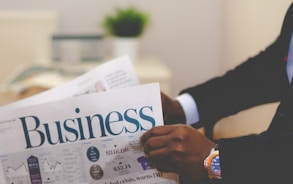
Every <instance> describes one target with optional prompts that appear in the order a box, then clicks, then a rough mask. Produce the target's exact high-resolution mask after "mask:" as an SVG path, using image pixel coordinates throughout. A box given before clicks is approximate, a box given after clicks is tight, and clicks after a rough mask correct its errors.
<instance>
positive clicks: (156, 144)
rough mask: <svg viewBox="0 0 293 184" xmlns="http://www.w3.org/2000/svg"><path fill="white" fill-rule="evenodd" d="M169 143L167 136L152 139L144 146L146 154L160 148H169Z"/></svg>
mask: <svg viewBox="0 0 293 184" xmlns="http://www.w3.org/2000/svg"><path fill="white" fill-rule="evenodd" d="M168 142H169V136H167V135H163V136H155V137H150V138H149V139H148V140H147V141H146V142H145V143H144V145H143V146H144V152H145V153H149V152H150V151H152V150H157V149H160V148H164V147H167V146H168Z"/></svg>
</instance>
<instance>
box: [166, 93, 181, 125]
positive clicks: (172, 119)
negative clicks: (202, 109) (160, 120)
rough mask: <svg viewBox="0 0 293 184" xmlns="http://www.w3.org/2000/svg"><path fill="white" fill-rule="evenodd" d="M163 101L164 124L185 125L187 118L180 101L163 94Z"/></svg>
mask: <svg viewBox="0 0 293 184" xmlns="http://www.w3.org/2000/svg"><path fill="white" fill-rule="evenodd" d="M161 101H162V109H163V117H164V123H165V124H166V125H171V124H177V123H181V124H185V122H186V118H185V114H184V111H183V109H182V107H181V105H180V104H179V102H178V101H176V100H173V99H171V98H170V97H168V96H167V95H165V94H164V93H162V92H161Z"/></svg>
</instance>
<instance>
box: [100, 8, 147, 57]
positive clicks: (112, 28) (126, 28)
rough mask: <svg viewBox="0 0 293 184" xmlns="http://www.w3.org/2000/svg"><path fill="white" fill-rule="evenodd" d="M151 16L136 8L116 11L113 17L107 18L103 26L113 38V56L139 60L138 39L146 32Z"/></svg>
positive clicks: (117, 9)
mask: <svg viewBox="0 0 293 184" xmlns="http://www.w3.org/2000/svg"><path fill="white" fill-rule="evenodd" d="M148 22H149V15H148V14H147V13H144V12H142V11H140V10H138V9H136V8H135V7H133V6H131V7H127V8H124V9H122V8H119V7H117V8H116V9H115V12H114V14H113V15H107V16H105V18H104V20H103V22H102V26H103V28H104V30H105V32H106V34H108V35H110V36H113V37H114V39H113V55H114V57H118V56H121V55H128V56H129V57H130V59H132V61H135V60H136V59H137V53H138V38H139V37H140V36H141V35H142V33H143V32H144V31H145V29H146V26H147V24H148Z"/></svg>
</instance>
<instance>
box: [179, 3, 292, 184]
mask: <svg viewBox="0 0 293 184" xmlns="http://www.w3.org/2000/svg"><path fill="white" fill-rule="evenodd" d="M292 31H293V4H292V5H291V6H290V8H289V9H288V12H287V14H286V17H285V19H284V22H283V26H282V29H281V32H280V35H279V36H278V38H277V39H276V41H275V42H274V43H273V44H272V45H270V46H269V47H268V48H267V49H266V50H264V51H263V52H261V53H259V54H258V55H257V56H255V57H253V58H249V59H248V60H247V61H245V62H244V63H242V64H241V65H239V66H238V67H236V68H235V69H233V70H231V71H228V72H227V73H226V74H225V75H224V76H221V77H217V78H214V79H212V80H209V81H207V82H206V83H203V84H201V85H198V86H195V87H191V88H188V89H186V90H183V91H182V92H181V93H185V92H187V93H190V94H191V95H192V96H193V97H194V99H195V100H196V102H197V105H198V110H199V114H200V119H201V120H200V121H201V122H200V123H201V124H202V125H203V126H205V127H210V126H213V124H214V123H215V122H217V121H218V120H219V119H221V118H223V117H225V116H228V115H231V114H235V113H237V112H239V111H241V110H244V109H247V108H250V107H253V106H256V105H260V104H265V103H271V102H278V101H280V105H279V107H278V110H277V112H276V114H275V117H274V119H273V120H272V123H271V125H270V127H269V129H268V130H267V131H265V132H263V133H262V134H260V135H248V136H245V137H239V138H230V139H221V140H219V142H218V143H219V146H220V160H221V168H222V177H223V180H222V182H223V183H233V184H238V183H249V184H252V183H258V184H260V183H261V184H262V183H263V184H267V183H276V184H282V183H293V168H292V166H293V87H292V88H291V87H290V84H289V81H288V78H287V73H286V60H287V59H286V58H287V54H288V49H289V44H290V39H291V34H292ZM255 123H257V122H255Z"/></svg>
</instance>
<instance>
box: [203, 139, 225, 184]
mask: <svg viewBox="0 0 293 184" xmlns="http://www.w3.org/2000/svg"><path fill="white" fill-rule="evenodd" d="M204 167H205V168H206V170H207V171H208V176H209V178H210V179H222V176H221V165H220V155H219V146H218V145H217V144H216V146H215V147H214V148H212V149H211V152H210V154H209V156H208V157H207V158H206V159H205V160H204Z"/></svg>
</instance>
